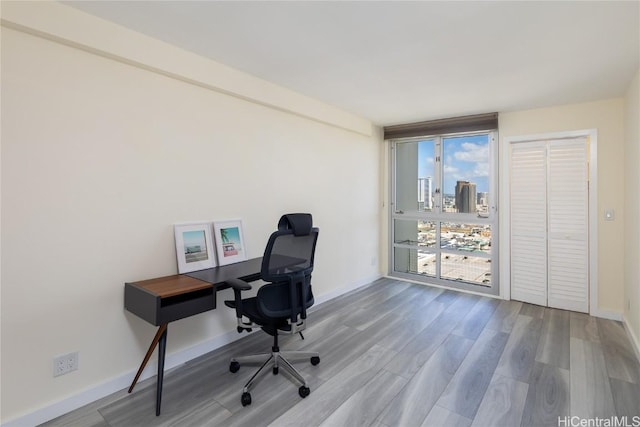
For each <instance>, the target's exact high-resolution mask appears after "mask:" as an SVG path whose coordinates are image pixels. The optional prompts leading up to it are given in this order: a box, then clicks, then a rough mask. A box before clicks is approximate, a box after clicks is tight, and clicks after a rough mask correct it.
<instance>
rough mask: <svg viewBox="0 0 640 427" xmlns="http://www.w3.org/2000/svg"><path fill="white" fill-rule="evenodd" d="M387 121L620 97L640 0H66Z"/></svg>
mask: <svg viewBox="0 0 640 427" xmlns="http://www.w3.org/2000/svg"><path fill="white" fill-rule="evenodd" d="M63 3H65V4H67V5H70V6H73V7H75V8H77V9H80V10H83V11H85V12H87V13H90V14H93V15H96V16H99V17H101V18H103V19H106V20H109V21H113V22H115V23H117V24H120V25H122V26H125V27H128V28H130V29H133V30H135V31H138V32H140V33H143V34H146V35H149V36H151V37H154V38H157V39H160V40H162V41H165V42H168V43H171V44H173V45H176V46H179V47H182V48H184V49H186V50H189V51H192V52H195V53H197V54H200V55H202V56H205V57H208V58H211V59H213V60H215V61H218V62H221V63H224V64H226V65H229V66H231V67H234V68H236V69H238V70H242V71H244V72H246V73H249V74H252V75H254V76H257V77H260V78H262V79H265V80H269V81H271V82H273V83H276V84H278V85H281V86H284V87H286V88H289V89H292V90H295V91H297V92H299V93H302V94H305V95H308V96H311V97H314V98H316V99H319V100H322V101H324V102H326V103H328V104H332V105H334V106H336V107H339V108H341V109H343V110H346V111H349V112H351V113H354V114H357V115H359V116H362V117H365V118H367V119H369V120H371V121H372V122H374V123H375V124H378V125H391V124H399V123H408V122H414V121H422V120H428V119H435V118H442V117H450V116H458V115H467V114H475V113H484V112H493V111H499V112H504V111H514V110H523V109H529V108H536V107H546V106H551V105H560V104H569V103H578V102H586V101H592V100H598V99H606V98H613V97H620V96H623V95H624V93H625V91H626V89H627V88H628V86H629V83H630V82H631V80H632V78H633V77H634V75H635V73H636V72H637V70H638V67H639V64H640V60H639V57H640V7H639V6H640V2H637V1H627V2H616V1H603V2H580V1H569V2H558V1H554V2H551V1H548V2H547V1H525V2H522V1H520V2H506V1H498V2H492V1H474V2H465V1H448V2H446V1H443V2H435V1H433V2H432V1H424V2H416V1H413V2H404V1H354V2H351V1H319V2H303V1H284V2H280V1H258V2H248V1H230V2H220V1H193V2H192V1H154V0H147V1H65V2H63Z"/></svg>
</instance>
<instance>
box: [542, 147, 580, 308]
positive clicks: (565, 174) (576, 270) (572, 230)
mask: <svg viewBox="0 0 640 427" xmlns="http://www.w3.org/2000/svg"><path fill="white" fill-rule="evenodd" d="M548 159H549V160H548V181H547V198H548V219H547V221H548V234H547V238H548V244H547V246H548V296H547V299H548V305H549V307H556V308H563V309H567V310H574V311H582V312H588V311H589V205H588V202H589V187H588V183H589V181H588V163H587V161H588V160H587V140H586V138H576V139H568V140H557V141H549V143H548Z"/></svg>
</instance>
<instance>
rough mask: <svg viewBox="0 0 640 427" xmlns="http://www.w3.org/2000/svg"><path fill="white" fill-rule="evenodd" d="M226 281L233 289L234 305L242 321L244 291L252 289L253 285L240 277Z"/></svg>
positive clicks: (237, 315) (239, 319)
mask: <svg viewBox="0 0 640 427" xmlns="http://www.w3.org/2000/svg"><path fill="white" fill-rule="evenodd" d="M225 283H226V284H227V285H229V286H231V288H232V289H233V296H234V303H235V304H234V305H235V309H236V317H237V318H238V321H239V322H241V321H242V295H241V293H242V291H248V290H249V289H251V285H250V284H248V283H247V282H245V281H244V280H240V279H229V280H226V281H225Z"/></svg>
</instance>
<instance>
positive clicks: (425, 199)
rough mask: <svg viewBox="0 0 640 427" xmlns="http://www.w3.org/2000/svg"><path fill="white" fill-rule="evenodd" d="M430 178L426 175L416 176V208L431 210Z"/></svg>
mask: <svg viewBox="0 0 640 427" xmlns="http://www.w3.org/2000/svg"><path fill="white" fill-rule="evenodd" d="M431 186H432V180H431V177H430V176H428V177H426V178H418V209H419V210H429V211H430V210H432V209H433V198H432V196H431Z"/></svg>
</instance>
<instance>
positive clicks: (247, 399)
mask: <svg viewBox="0 0 640 427" xmlns="http://www.w3.org/2000/svg"><path fill="white" fill-rule="evenodd" d="M240 402H242V406H247V405H251V394H250V393H246V392H245V393H242V398H241V399H240Z"/></svg>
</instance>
